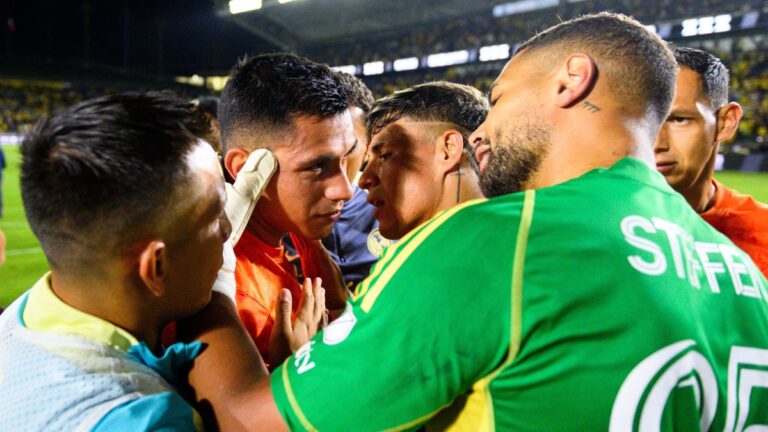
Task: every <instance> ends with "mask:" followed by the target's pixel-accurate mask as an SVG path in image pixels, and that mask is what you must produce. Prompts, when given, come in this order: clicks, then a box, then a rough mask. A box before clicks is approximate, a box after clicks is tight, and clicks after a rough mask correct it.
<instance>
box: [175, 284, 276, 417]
mask: <svg viewBox="0 0 768 432" xmlns="http://www.w3.org/2000/svg"><path fill="white" fill-rule="evenodd" d="M178 334H179V337H180V338H181V339H183V340H193V339H196V340H199V341H201V342H202V343H203V344H204V349H203V352H202V353H201V354H200V355H199V356H198V357H197V359H195V361H194V364H193V367H192V369H191V371H190V373H189V385H190V386H191V388H192V392H193V396H192V398H193V399H194V401H193V402H194V403H195V404H196V406H197V408H198V410H199V411H200V413H201V414H202V415H203V417H204V419H205V420H206V424H207V426H208V427H212V428H219V429H221V430H224V431H230V430H231V431H237V430H259V429H255V428H256V427H257V426H258V427H264V429H262V430H279V427H278V426H279V425H281V424H282V419H281V418H280V415H279V413H278V412H277V409H276V407H275V406H274V402H273V401H272V396H271V393H270V389H269V375H268V373H267V370H266V368H265V367H264V362H263V361H262V359H261V356H260V355H259V353H258V351H257V350H256V347H255V346H254V345H253V342H252V341H251V338H250V336H248V334H247V333H246V332H245V329H244V328H243V326H242V324H240V321H239V319H238V316H237V311H236V310H235V306H234V304H233V303H232V301H231V300H229V299H228V298H226V297H224V296H222V295H220V294H218V293H214V294H213V299H212V300H211V303H210V304H209V305H208V306H207V307H206V308H205V309H203V310H202V311H201V312H199V313H198V314H196V315H195V316H193V317H190V318H188V319H186V320H184V321H181V322H179V326H178ZM282 427H283V428H284V426H282Z"/></svg>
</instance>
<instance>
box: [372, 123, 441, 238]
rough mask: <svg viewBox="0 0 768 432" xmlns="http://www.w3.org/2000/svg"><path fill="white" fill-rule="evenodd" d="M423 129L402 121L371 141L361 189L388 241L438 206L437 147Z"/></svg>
mask: <svg viewBox="0 0 768 432" xmlns="http://www.w3.org/2000/svg"><path fill="white" fill-rule="evenodd" d="M423 128H424V126H423V125H420V124H419V123H418V122H416V121H411V120H409V119H400V120H398V121H396V122H394V123H391V124H389V125H387V126H386V127H385V128H383V129H382V130H381V131H379V132H378V133H377V134H376V135H374V136H373V137H371V143H370V146H369V150H368V163H367V164H366V166H365V170H364V171H363V173H362V175H361V176H360V187H361V188H363V189H367V190H368V202H369V203H371V204H373V206H374V207H376V209H375V210H374V213H373V215H374V217H375V218H376V219H377V220H378V221H379V231H380V232H381V235H383V236H384V237H386V238H388V239H399V238H402V237H403V236H404V235H405V234H407V233H408V232H409V231H411V230H412V229H414V228H416V227H417V226H419V225H421V224H422V223H424V222H426V221H428V220H429V219H431V218H432V217H433V216H434V215H435V214H436V213H437V209H438V207H439V196H440V190H439V185H440V182H441V180H442V175H441V173H440V171H439V169H438V166H437V157H438V154H437V147H436V146H435V143H434V142H432V141H431V140H430V139H429V135H430V134H428V133H425V132H424V130H423Z"/></svg>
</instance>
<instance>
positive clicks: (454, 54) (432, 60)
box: [427, 50, 469, 68]
mask: <svg viewBox="0 0 768 432" xmlns="http://www.w3.org/2000/svg"><path fill="white" fill-rule="evenodd" d="M468 61H469V51H467V50H461V51H451V52H444V53H439V54H432V55H430V56H428V57H427V66H429V67H431V68H433V67H441V66H452V65H457V64H464V63H466V62H468Z"/></svg>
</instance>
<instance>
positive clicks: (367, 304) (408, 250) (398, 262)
mask: <svg viewBox="0 0 768 432" xmlns="http://www.w3.org/2000/svg"><path fill="white" fill-rule="evenodd" d="M483 201H485V199H479V200H471V201H467V202H465V203H462V204H460V205H457V206H456V207H452V208H450V209H449V210H446V211H444V212H443V213H441V214H440V215H439V216H437V217H436V218H434V219H432V220H431V221H430V222H428V225H427V226H425V227H424V228H423V229H422V230H421V231H419V232H418V234H416V236H415V237H414V238H413V240H411V241H410V242H408V243H407V244H405V246H403V250H402V251H401V252H400V253H399V254H398V255H397V257H395V258H394V259H393V260H392V263H391V264H389V265H386V266H382V269H384V267H386V269H385V270H383V272H382V273H381V277H379V278H378V279H377V280H376V283H375V284H374V285H373V286H372V287H371V288H370V290H368V294H367V295H366V296H365V298H363V302H362V304H361V305H360V308H361V309H362V310H363V311H365V312H369V311H370V310H371V307H373V304H374V303H375V302H376V299H377V298H378V297H379V294H381V291H382V290H383V289H384V287H385V286H386V285H387V283H389V281H390V280H391V279H392V276H394V275H395V273H396V272H397V270H398V269H399V268H400V266H402V265H403V263H404V262H405V261H406V260H407V259H408V257H410V256H411V254H412V253H413V251H414V250H416V248H417V247H418V246H419V245H420V244H421V243H423V242H424V240H425V239H426V238H427V237H428V236H429V235H430V234H432V233H433V232H434V231H435V230H436V229H437V228H438V227H440V225H442V224H443V222H445V221H446V220H448V218H450V217H451V216H453V215H454V214H456V212H458V211H459V210H461V209H464V208H466V207H469V206H472V205H475V204H479V203H481V202H483ZM398 249H399V248H398Z"/></svg>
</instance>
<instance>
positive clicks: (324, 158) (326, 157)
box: [300, 140, 357, 169]
mask: <svg viewBox="0 0 768 432" xmlns="http://www.w3.org/2000/svg"><path fill="white" fill-rule="evenodd" d="M356 147H357V140H355V143H354V144H353V145H352V148H350V149H349V151H347V153H346V154H345V155H344V157H347V156H349V155H350V154H351V153H352V152H353V151H354V150H355V148H356ZM336 159H338V157H337V156H336V155H333V154H322V155H319V156H317V157H315V158H314V159H310V160H308V161H306V162H303V163H302V164H301V165H300V166H301V169H308V168H312V167H314V166H317V165H323V164H326V163H328V162H330V161H333V160H336Z"/></svg>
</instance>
